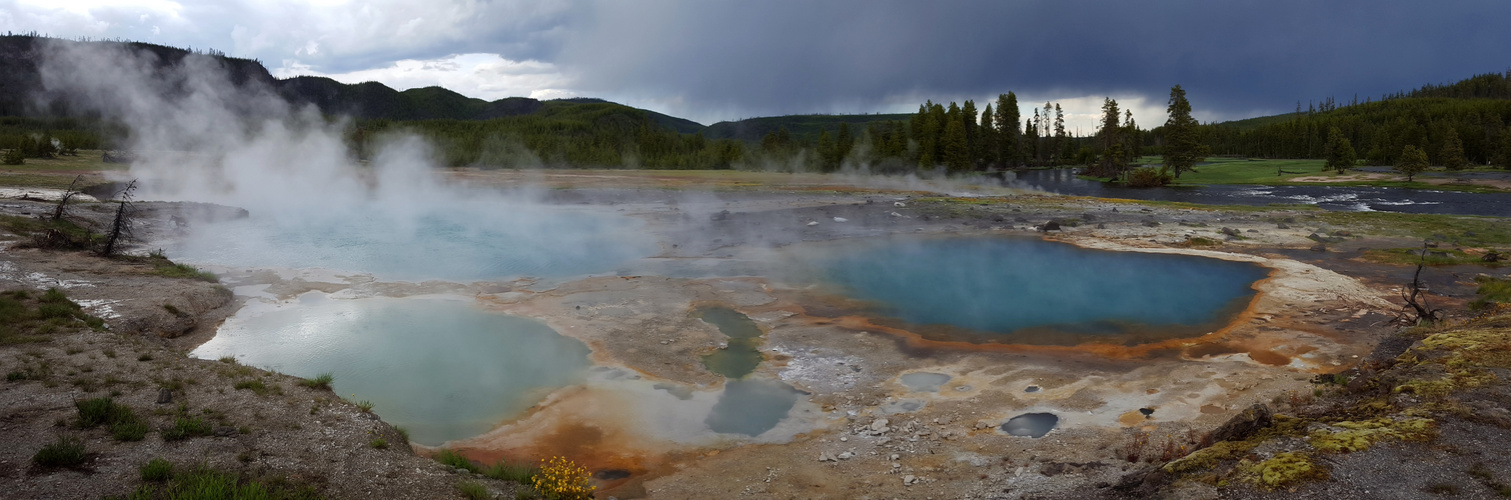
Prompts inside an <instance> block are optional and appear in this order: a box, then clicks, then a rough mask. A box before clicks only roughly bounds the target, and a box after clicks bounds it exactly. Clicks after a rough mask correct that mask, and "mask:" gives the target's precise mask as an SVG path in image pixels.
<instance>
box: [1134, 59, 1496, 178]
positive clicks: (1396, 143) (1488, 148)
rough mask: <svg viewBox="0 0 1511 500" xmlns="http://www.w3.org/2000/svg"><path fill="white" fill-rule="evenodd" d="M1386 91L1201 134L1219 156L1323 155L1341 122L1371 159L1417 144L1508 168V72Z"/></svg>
mask: <svg viewBox="0 0 1511 500" xmlns="http://www.w3.org/2000/svg"><path fill="white" fill-rule="evenodd" d="M1385 97H1386V98H1385V99H1383V100H1380V101H1366V102H1363V103H1360V102H1357V100H1355V101H1354V102H1353V103H1351V104H1349V105H1344V106H1338V105H1335V104H1330V101H1325V102H1324V104H1323V106H1322V107H1321V109H1309V110H1308V111H1305V112H1298V113H1296V114H1294V115H1291V118H1290V119H1287V120H1277V121H1270V122H1267V123H1264V124H1262V125H1258V126H1254V127H1247V128H1245V127H1239V126H1234V125H1231V124H1213V125H1203V126H1202V127H1201V131H1200V134H1201V137H1202V139H1203V142H1204V143H1205V144H1206V145H1207V146H1208V147H1209V148H1210V149H1211V151H1212V153H1214V154H1219V155H1241V156H1252V157H1262V158H1324V157H1325V156H1326V153H1327V145H1328V143H1329V133H1330V132H1331V131H1332V130H1333V129H1337V131H1338V132H1339V133H1340V134H1341V137H1342V138H1345V139H1347V140H1348V141H1349V143H1350V144H1351V145H1352V147H1353V148H1354V149H1355V150H1357V151H1358V152H1359V153H1360V156H1361V157H1362V158H1363V160H1364V161H1365V162H1366V163H1368V164H1370V165H1394V164H1396V163H1398V162H1399V161H1400V159H1401V155H1402V153H1403V151H1405V149H1406V146H1412V147H1413V148H1415V149H1418V150H1420V151H1423V152H1425V153H1426V155H1427V157H1428V160H1429V161H1430V162H1431V163H1432V164H1435V165H1449V166H1460V165H1469V164H1473V165H1484V164H1487V163H1493V164H1499V165H1502V166H1507V167H1508V168H1511V165H1507V163H1508V161H1511V160H1502V159H1501V158H1507V157H1508V156H1511V129H1508V127H1507V124H1508V123H1511V74H1506V75H1502V74H1485V75H1478V76H1475V77H1472V78H1469V79H1466V80H1463V81H1461V82H1459V83H1456V84H1453V85H1443V86H1431V85H1429V86H1424V87H1422V88H1420V89H1417V90H1415V91H1411V92H1407V93H1398V94H1395V95H1391V96H1385ZM1298 107H1299V106H1298ZM1154 132H1155V134H1156V135H1158V134H1159V132H1160V131H1159V130H1155V131H1154Z"/></svg>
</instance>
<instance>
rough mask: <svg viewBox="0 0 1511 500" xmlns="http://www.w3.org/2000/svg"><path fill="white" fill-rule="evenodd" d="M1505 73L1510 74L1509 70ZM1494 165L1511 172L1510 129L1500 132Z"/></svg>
mask: <svg viewBox="0 0 1511 500" xmlns="http://www.w3.org/2000/svg"><path fill="white" fill-rule="evenodd" d="M1507 72H1508V73H1511V70H1508V71H1507ZM1495 165H1496V166H1499V167H1500V168H1504V169H1507V170H1511V128H1507V129H1502V130H1501V140H1500V149H1499V150H1498V151H1496V152H1495Z"/></svg>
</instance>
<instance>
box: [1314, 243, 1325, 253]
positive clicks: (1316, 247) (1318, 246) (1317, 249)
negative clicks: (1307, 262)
mask: <svg viewBox="0 0 1511 500" xmlns="http://www.w3.org/2000/svg"><path fill="white" fill-rule="evenodd" d="M1312 251H1313V252H1326V251H1327V245H1325V244H1322V243H1318V244H1316V245H1312Z"/></svg>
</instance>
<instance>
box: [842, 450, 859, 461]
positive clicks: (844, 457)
mask: <svg viewBox="0 0 1511 500" xmlns="http://www.w3.org/2000/svg"><path fill="white" fill-rule="evenodd" d="M851 458H855V453H854V452H849V451H846V452H843V453H840V454H839V459H840V460H849V459H851Z"/></svg>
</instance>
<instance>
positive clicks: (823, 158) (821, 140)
mask: <svg viewBox="0 0 1511 500" xmlns="http://www.w3.org/2000/svg"><path fill="white" fill-rule="evenodd" d="M838 153H839V148H837V147H836V146H835V144H834V137H831V136H830V135H829V131H828V130H825V131H822V132H819V133H818V168H819V170H822V171H824V172H832V171H834V169H835V168H836V167H838V166H839V159H838V158H836V155H837V154H838Z"/></svg>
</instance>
